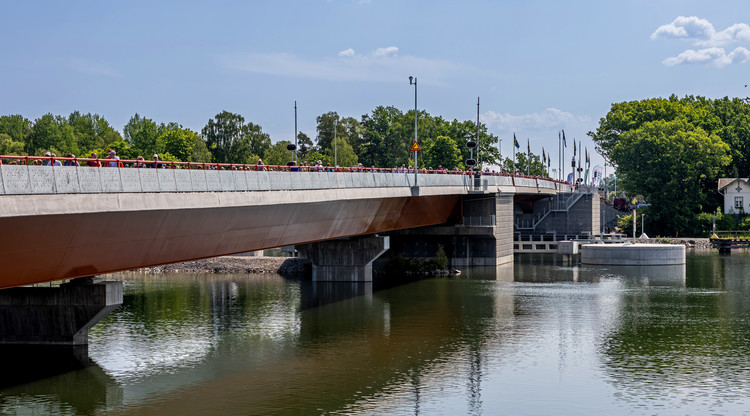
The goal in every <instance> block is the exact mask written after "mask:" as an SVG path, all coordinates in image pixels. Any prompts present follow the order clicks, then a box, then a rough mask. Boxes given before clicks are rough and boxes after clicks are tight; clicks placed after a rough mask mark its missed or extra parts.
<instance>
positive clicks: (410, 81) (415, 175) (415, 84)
mask: <svg viewBox="0 0 750 416" xmlns="http://www.w3.org/2000/svg"><path fill="white" fill-rule="evenodd" d="M412 81H414V82H413V84H414V143H417V77H412V76H411V75H410V76H409V85H412ZM414 186H417V152H416V151H415V152H414Z"/></svg>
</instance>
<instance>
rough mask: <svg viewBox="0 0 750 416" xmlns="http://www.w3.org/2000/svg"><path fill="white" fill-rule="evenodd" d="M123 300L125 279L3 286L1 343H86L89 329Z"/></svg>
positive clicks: (0, 291) (0, 320) (0, 326)
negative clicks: (31, 285)
mask: <svg viewBox="0 0 750 416" xmlns="http://www.w3.org/2000/svg"><path fill="white" fill-rule="evenodd" d="M121 304H122V282H120V281H113V282H102V281H100V280H99V279H94V278H92V277H84V278H79V279H74V280H72V281H70V282H68V283H64V284H62V285H60V286H59V287H15V288H10V289H2V290H0V344H35V345H87V344H88V336H89V329H90V328H91V327H92V326H94V324H96V323H97V322H99V321H100V320H101V319H102V318H104V317H105V316H107V314H109V313H110V312H112V311H113V310H114V309H115V308H117V307H118V306H120V305H121Z"/></svg>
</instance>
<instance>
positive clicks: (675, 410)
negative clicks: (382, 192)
mask: <svg viewBox="0 0 750 416" xmlns="http://www.w3.org/2000/svg"><path fill="white" fill-rule="evenodd" d="M114 277H116V278H117V279H121V280H123V282H124V291H125V296H124V304H123V306H122V307H120V308H119V309H117V310H116V311H115V312H113V313H112V314H111V315H109V316H108V317H107V318H105V319H104V320H103V321H101V322H100V323H99V324H97V325H96V326H95V327H94V328H93V329H92V330H91V332H90V337H89V338H90V345H89V347H88V356H89V357H90V364H89V365H86V366H76V365H73V364H67V363H65V364H60V365H59V367H60V369H55V368H52V367H56V366H57V365H56V364H55V365H53V364H50V362H54V363H62V362H63V361H65V358H64V354H61V357H60V358H56V357H53V356H51V355H50V354H48V353H39V352H37V351H34V350H29V351H28V352H27V353H13V354H12V355H13V356H10V355H11V354H8V353H6V354H4V356H5V358H4V360H6V361H8V360H14V361H15V363H16V364H19V363H22V366H21V367H22V368H24V374H23V377H21V376H20V374H17V373H16V374H14V373H13V371H7V370H6V371H4V372H3V374H2V376H1V377H0V379H2V384H1V385H2V386H4V387H2V388H0V412H1V413H3V414H19V415H20V414H24V415H25V414H28V415H38V414H62V415H75V414H102V415H108V414H117V415H130V414H133V415H141V414H159V415H173V414H174V415H205V414H217V415H218V414H221V415H255V414H263V415H265V414H268V415H275V414H278V415H287V414H304V415H308V414H331V415H338V414H341V415H343V414H346V415H371V414H389V415H456V414H470V415H480V414H487V415H489V414H500V413H503V414H515V415H521V414H556V415H601V414H615V415H619V414H622V415H625V414H660V415H672V414H674V415H684V414H732V415H737V414H750V256H748V255H747V254H739V253H735V254H733V255H731V256H718V255H716V254H708V253H706V254H688V258H687V264H686V265H685V266H678V267H674V266H671V267H600V266H596V267H591V266H569V265H566V264H564V263H563V262H562V261H561V260H560V259H559V258H558V257H556V256H552V255H518V256H516V262H515V265H514V266H512V267H507V266H506V267H501V268H499V269H497V270H495V269H492V270H486V269H485V270H480V269H478V270H473V271H472V272H471V273H466V274H465V275H462V276H459V277H441V278H431V279H426V280H420V281H415V282H411V283H406V284H402V285H399V286H394V287H390V288H380V287H375V288H373V287H372V285H363V284H359V285H353V284H318V285H314V284H312V283H311V282H309V281H303V280H296V279H285V278H282V277H281V276H277V275H264V276H244V275H215V274H178V273H170V274H144V273H138V272H129V273H120V274H117V275H114ZM51 357H52V358H51ZM84 357H85V354H84ZM78 360H79V361H80V360H81V357H80V354H79V355H78ZM73 361H75V360H73ZM84 361H85V360H84ZM78 367H81V368H78ZM6 368H7V367H6ZM55 372H57V373H58V374H54V373H55ZM21 379H23V380H24V382H23V383H21V384H19V380H21Z"/></svg>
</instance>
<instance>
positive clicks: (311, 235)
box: [0, 195, 460, 288]
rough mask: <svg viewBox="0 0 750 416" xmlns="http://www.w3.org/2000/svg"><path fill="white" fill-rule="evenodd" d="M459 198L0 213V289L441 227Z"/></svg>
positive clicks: (454, 210) (399, 198) (456, 206)
mask: <svg viewBox="0 0 750 416" xmlns="http://www.w3.org/2000/svg"><path fill="white" fill-rule="evenodd" d="M459 202H460V196H457V195H447V196H445V195H440V196H421V197H396V198H387V199H365V200H340V201H329V202H315V203H304V204H279V205H262V206H245V207H228V208H207V209H176V210H150V211H119V212H104V213H85V214H69V215H43V216H30V217H13V218H0V233H1V234H0V235H1V236H2V237H1V238H0V288H7V287H13V286H22V285H27V284H32V283H42V282H49V281H55V280H61V279H69V278H75V277H82V276H92V275H98V274H103V273H110V272H117V271H122V270H130V269H136V268H140V267H148V266H155V265H160V264H167V263H176V262H182V261H188V260H196V259H201V258H208V257H215V256H221V255H227V254H234V253H242V252H246V251H253V250H261V249H266V248H273V247H280V246H286V245H292V244H302V243H309V242H315V241H323V240H329V239H335V238H341V237H348V236H356V235H365V234H373V233H378V232H384V231H391V230H397V229H404V228H413V227H421V226H427V225H436V224H443V223H446V222H448V220H449V219H450V218H451V217H452V216H454V215H457V212H458V206H459Z"/></svg>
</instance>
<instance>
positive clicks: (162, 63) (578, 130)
mask: <svg viewBox="0 0 750 416" xmlns="http://www.w3.org/2000/svg"><path fill="white" fill-rule="evenodd" d="M748 25H750V9H748V7H747V3H746V0H730V1H722V0H716V1H712V2H708V1H705V0H700V1H694V0H648V1H640V0H639V1H627V0H623V1H609V0H568V1H565V2H562V1H539V0H537V1H535V0H528V1H521V0H505V1H474V0H464V1H461V2H458V1H442V0H433V1H416V0H413V1H406V0H305V1H288V0H275V1H221V0H216V1H212V2H194V1H189V0H182V1H140V0H131V1H127V2H103V1H75V0H71V1H66V2H58V1H47V2H44V1H34V0H28V1H23V2H11V1H6V2H4V4H3V6H2V12H1V13H0V28H2V29H0V30H2V35H3V36H2V37H3V40H2V42H0V75H1V76H0V115H8V114H21V115H23V116H24V117H27V118H29V119H31V120H34V119H36V118H38V117H40V116H42V115H44V114H47V113H52V114H55V115H64V116H67V115H68V114H70V113H71V112H73V111H80V112H81V113H95V114H99V115H101V116H103V117H104V118H105V119H107V120H108V121H109V122H110V123H111V124H112V125H113V127H114V128H116V129H117V130H119V131H120V132H122V127H123V126H124V125H125V124H126V123H127V122H128V120H129V119H130V118H131V117H132V116H133V115H134V114H135V113H138V114H140V115H141V116H145V117H148V118H150V119H153V120H154V121H156V122H157V123H162V122H164V123H169V122H177V123H179V124H181V125H182V126H184V127H186V128H190V129H192V130H195V131H200V130H201V129H202V128H203V126H205V125H206V123H207V122H208V120H209V119H211V118H213V117H214V116H215V115H216V114H218V113H220V112H222V111H224V110H226V111H230V112H233V113H238V114H241V115H242V116H243V117H244V118H245V120H246V121H249V122H253V123H255V124H258V125H260V126H261V127H262V129H263V131H264V132H266V133H269V134H270V135H271V138H272V140H273V141H274V142H275V141H278V140H293V138H294V105H295V101H296V105H297V117H298V129H299V131H302V132H304V133H306V134H307V135H308V136H310V137H313V138H314V137H315V126H316V117H317V116H319V115H321V114H324V113H326V112H329V111H335V112H337V113H338V114H339V115H340V116H342V117H355V118H357V119H360V118H361V116H362V115H364V114H368V113H370V112H372V110H374V109H375V108H376V107H377V106H394V107H396V108H398V109H400V110H401V111H404V112H405V111H408V110H410V109H413V108H414V93H415V90H414V86H411V85H409V79H408V77H409V76H414V77H416V78H417V105H418V108H419V110H425V111H427V112H428V113H430V114H431V115H433V116H441V117H443V118H444V119H447V120H453V119H458V120H475V119H476V114H477V98H479V100H480V107H479V112H480V121H481V122H483V123H485V124H487V127H488V130H489V132H490V133H492V134H495V135H497V136H498V137H499V138H500V139H501V140H502V142H501V144H500V146H501V152H502V154H503V155H504V156H507V155H510V154H511V145H512V141H513V134H514V133H515V134H516V136H517V137H518V139H519V141H520V142H521V150H522V151H525V150H526V143H527V140H528V143H529V144H530V147H531V150H532V152H534V153H538V154H541V152H542V147H543V148H544V149H545V150H546V152H550V153H551V154H552V160H553V163H552V168H557V165H558V143H559V140H558V133H559V132H560V131H561V130H562V129H564V130H565V133H566V137H567V140H568V146H569V147H568V148H567V149H566V150H565V157H566V159H568V162H567V163H566V165H567V171H570V157H571V156H572V149H571V147H572V144H571V143H570V142H571V140H572V139H576V140H578V141H581V143H582V145H583V147H584V148H586V149H588V151H589V152H590V153H593V155H592V164H602V165H603V164H604V160H603V159H602V158H601V157H600V156H599V155H597V154H595V153H594V152H595V150H594V144H593V142H592V141H591V139H590V137H589V136H587V134H586V133H587V132H589V131H592V130H595V129H596V127H597V125H598V123H599V119H600V118H602V117H604V116H605V115H606V114H607V112H608V111H609V109H610V107H611V105H612V104H613V103H617V102H622V101H630V100H641V99H647V98H655V97H668V96H670V95H672V94H676V95H677V96H679V97H682V96H685V95H700V96H705V97H709V98H721V97H725V96H729V97H746V96H749V95H750V92H748V91H750V90H748V89H747V87H746V86H745V85H746V84H750V74H748V69H749V68H750V63H748V61H750V50H748V49H750V26H748Z"/></svg>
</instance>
